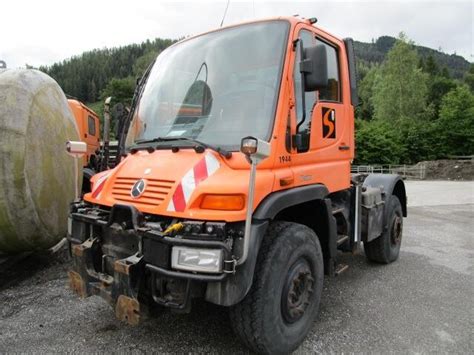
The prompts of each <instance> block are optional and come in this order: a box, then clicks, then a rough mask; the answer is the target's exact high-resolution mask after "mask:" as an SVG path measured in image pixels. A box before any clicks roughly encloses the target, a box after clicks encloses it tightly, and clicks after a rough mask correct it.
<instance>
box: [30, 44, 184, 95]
mask: <svg viewBox="0 0 474 355" xmlns="http://www.w3.org/2000/svg"><path fill="white" fill-rule="evenodd" d="M174 42H175V41H174V40H171V39H160V38H157V39H155V40H153V41H149V40H147V41H145V42H142V43H140V44H131V45H128V46H123V47H118V48H111V49H95V50H92V51H90V52H84V53H83V54H81V55H79V56H76V57H73V58H70V59H66V60H64V61H62V62H60V63H55V64H53V65H52V66H50V67H40V68H39V69H40V70H42V71H44V72H45V73H47V74H48V75H50V76H51V77H53V78H54V79H55V80H56V81H57V82H58V83H59V85H60V86H61V87H62V88H63V90H64V92H65V93H66V94H68V95H71V96H74V97H77V98H79V99H80V100H82V101H85V102H95V101H97V100H98V99H99V98H100V96H101V94H102V92H103V91H104V89H105V88H106V86H107V85H108V84H110V83H111V81H112V80H113V79H126V78H128V79H129V80H128V81H130V83H131V85H133V83H134V78H136V77H138V76H141V74H142V73H143V71H144V70H145V69H146V67H147V66H148V64H149V63H150V62H151V61H152V60H153V59H154V58H155V57H156V56H157V55H158V53H160V52H161V51H162V50H163V49H165V48H166V47H168V46H170V45H171V44H172V43H174Z"/></svg>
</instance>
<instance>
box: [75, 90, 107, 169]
mask: <svg viewBox="0 0 474 355" xmlns="http://www.w3.org/2000/svg"><path fill="white" fill-rule="evenodd" d="M67 101H68V104H69V108H70V109H71V111H72V113H73V115H74V118H75V119H76V124H77V128H78V130H79V136H80V137H81V140H82V141H83V142H85V143H86V144H87V154H85V155H84V157H83V166H84V167H87V166H89V163H90V159H91V157H94V156H95V154H96V151H97V150H98V149H99V148H100V122H99V116H98V115H97V114H96V113H95V112H94V111H92V110H91V109H90V108H89V107H87V106H86V105H84V104H83V103H82V102H80V101H78V100H76V99H68V100H67ZM92 159H94V158H92Z"/></svg>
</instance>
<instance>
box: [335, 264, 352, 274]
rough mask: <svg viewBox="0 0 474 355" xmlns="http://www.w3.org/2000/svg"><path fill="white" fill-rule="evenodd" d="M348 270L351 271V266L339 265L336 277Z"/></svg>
mask: <svg viewBox="0 0 474 355" xmlns="http://www.w3.org/2000/svg"><path fill="white" fill-rule="evenodd" d="M347 269H349V265H346V264H337V265H336V270H334V274H335V275H336V276H339V275H340V274H342V273H343V272H344V271H346V270H347Z"/></svg>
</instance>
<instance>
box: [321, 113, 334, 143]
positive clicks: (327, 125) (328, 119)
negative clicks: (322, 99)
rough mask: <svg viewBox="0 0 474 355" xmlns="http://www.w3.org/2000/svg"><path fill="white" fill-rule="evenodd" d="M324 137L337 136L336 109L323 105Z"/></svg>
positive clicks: (332, 137)
mask: <svg viewBox="0 0 474 355" xmlns="http://www.w3.org/2000/svg"><path fill="white" fill-rule="evenodd" d="M323 138H331V139H334V138H336V110H334V109H333V108H328V107H323Z"/></svg>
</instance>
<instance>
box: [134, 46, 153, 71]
mask: <svg viewBox="0 0 474 355" xmlns="http://www.w3.org/2000/svg"><path fill="white" fill-rule="evenodd" d="M157 56H158V51H155V50H150V51H148V52H146V53H145V54H144V55H142V56H141V57H139V58H137V60H136V61H135V64H133V75H135V76H136V77H137V78H139V77H141V76H142V75H143V74H144V73H145V71H146V70H147V68H148V66H149V65H150V64H151V63H152V62H153V61H154V60H155V59H156V57H157Z"/></svg>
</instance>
